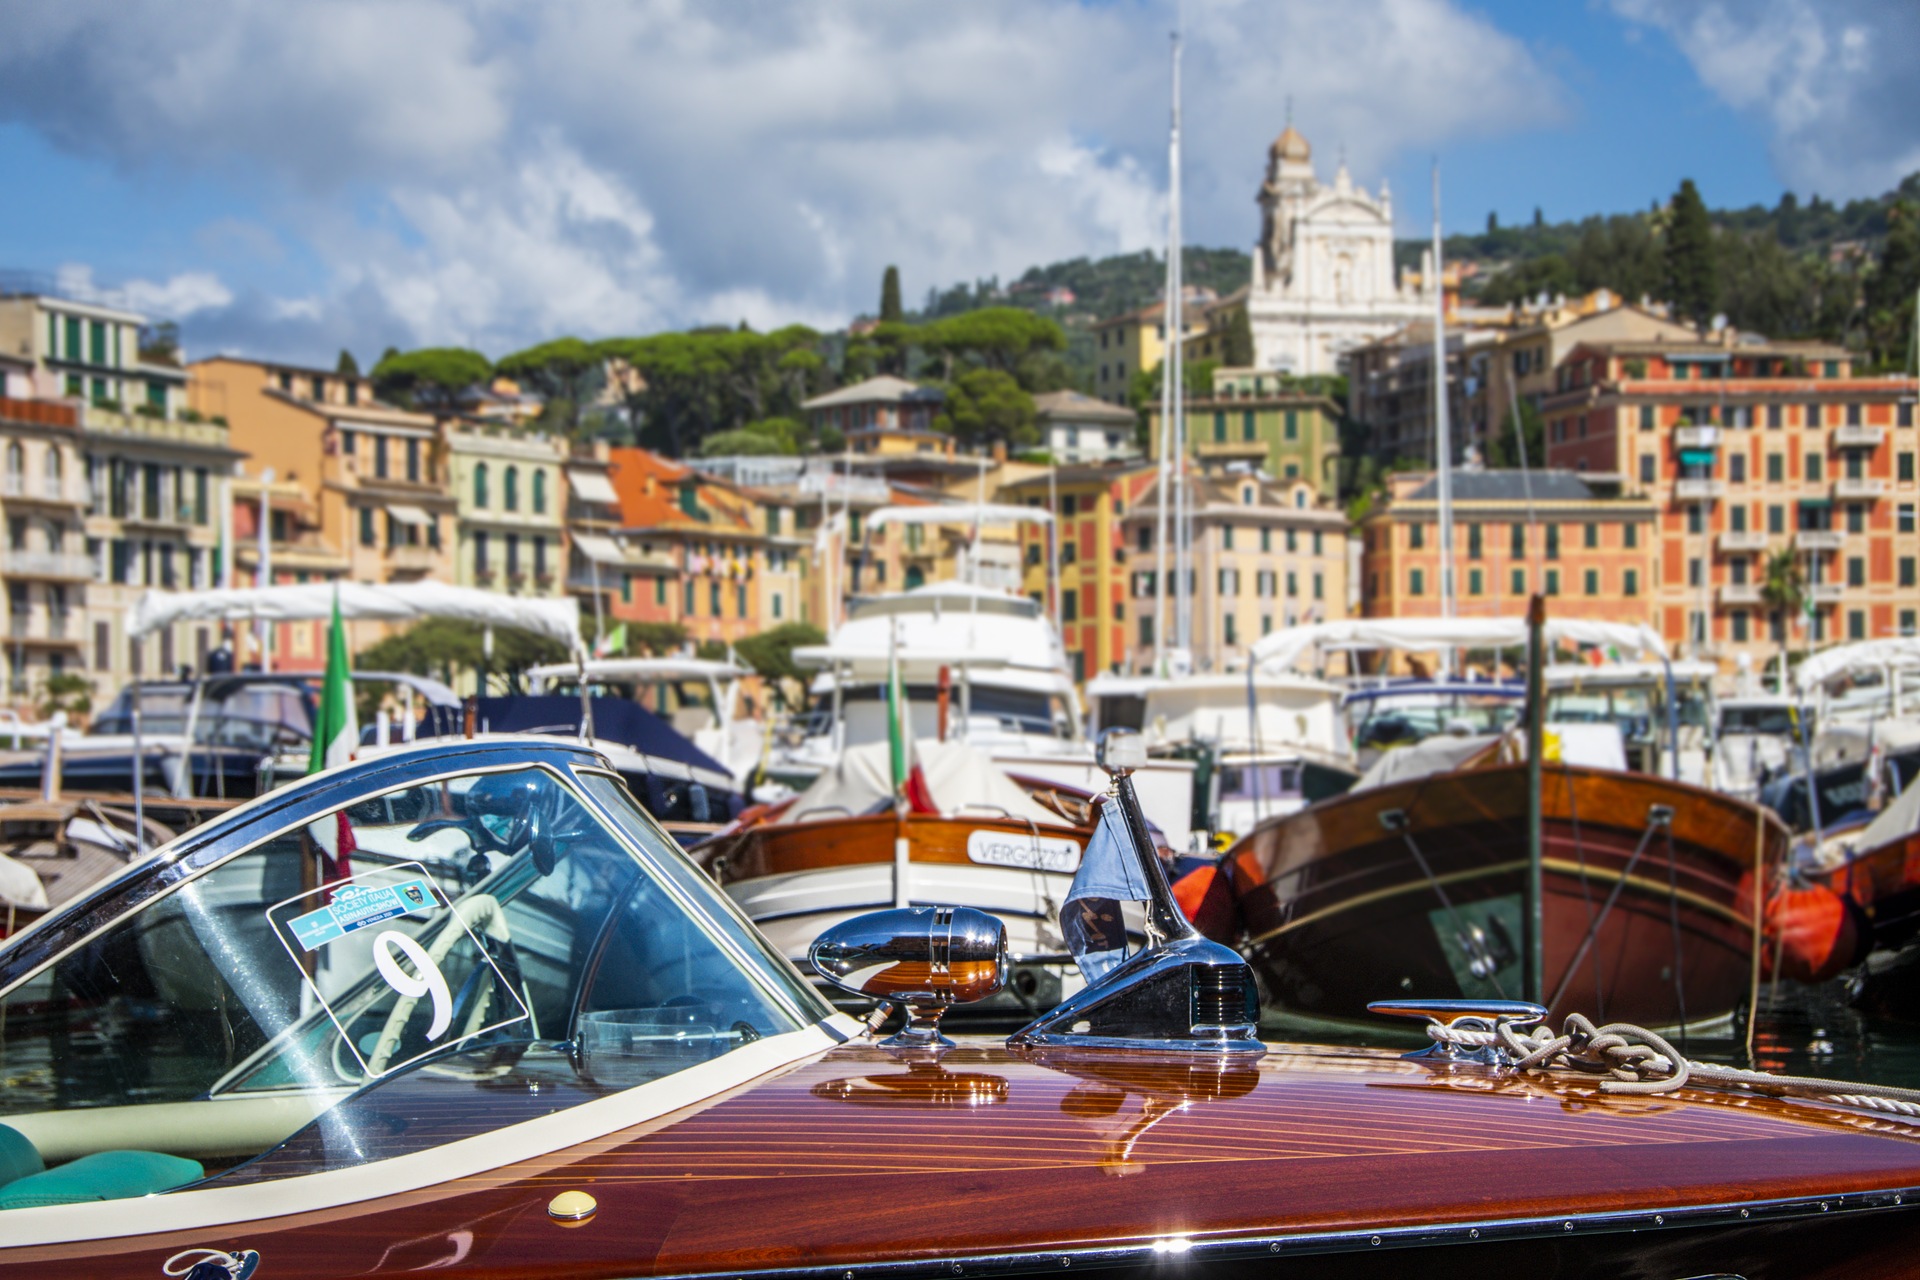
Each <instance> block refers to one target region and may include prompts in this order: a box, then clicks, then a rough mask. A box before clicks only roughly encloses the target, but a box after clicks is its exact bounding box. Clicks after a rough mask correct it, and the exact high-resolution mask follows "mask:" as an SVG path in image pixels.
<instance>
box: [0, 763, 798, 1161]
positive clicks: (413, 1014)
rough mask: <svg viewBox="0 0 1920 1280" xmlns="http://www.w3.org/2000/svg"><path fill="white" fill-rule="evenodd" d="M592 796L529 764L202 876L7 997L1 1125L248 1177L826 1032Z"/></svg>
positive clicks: (384, 1148) (723, 911)
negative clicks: (764, 1041)
mask: <svg viewBox="0 0 1920 1280" xmlns="http://www.w3.org/2000/svg"><path fill="white" fill-rule="evenodd" d="M592 785H593V786H594V787H596V788H598V789H600V790H602V791H607V790H608V789H611V792H618V794H619V796H620V797H621V798H620V800H619V803H620V805H621V809H620V813H619V816H618V817H617V818H616V819H612V820H610V819H608V818H606V817H603V816H602V812H603V811H602V810H601V809H600V808H599V807H597V806H595V805H594V804H592V803H589V802H588V801H587V800H586V799H585V798H584V797H583V795H582V794H581V793H580V792H579V791H577V790H575V788H574V786H573V785H572V784H571V783H570V782H568V781H564V780H562V779H561V778H560V777H558V776H557V775H555V774H553V773H551V772H549V771H547V770H544V769H537V768H528V769H521V770H514V771H511V772H503V773H487V774H473V775H467V776H461V777H454V778H450V779H447V780H444V781H436V782H433V783H431V784H428V785H424V786H414V787H409V788H406V789H402V790H397V791H393V792H389V793H386V794H383V795H380V796H378V797H375V798H373V799H369V800H364V801H360V802H357V803H354V804H352V805H350V806H348V807H346V808H344V809H341V810H337V811H335V812H332V813H329V814H327V815H326V816H324V817H322V818H320V819H319V820H317V821H314V822H311V823H308V824H306V825H304V826H299V827H295V828H292V829H289V830H286V831H282V832H281V833H279V834H278V835H276V836H274V837H273V838H271V839H269V840H267V841H266V842H264V843H263V844H260V845H257V846H255V847H254V848H252V849H251V850H249V851H247V852H245V853H242V854H240V855H238V856H236V857H234V858H232V859H230V860H228V861H227V862H225V863H222V864H220V865H219V866H216V867H214V868H212V869H210V870H208V871H206V872H204V873H202V874H201V875H199V876H198V877H196V878H194V879H192V880H190V881H188V882H187V883H186V884H184V885H182V886H181V887H180V888H179V889H177V890H176V891H174V892H173V893H171V894H169V895H167V896H166V897H163V898H160V899H157V900H155V901H154V902H152V903H150V904H148V905H147V906H145V907H143V908H142V909H141V910H140V911H138V912H136V913H135V914H133V915H132V916H130V917H127V918H126V919H123V920H121V921H119V922H117V923H115V924H114V925H112V926H110V927H108V928H106V929H104V930H102V931H101V932H99V933H97V934H95V935H93V936H92V937H91V938H90V939H89V941H88V942H87V943H86V944H85V945H83V946H82V947H80V948H79V949H78V950H77V951H74V952H72V953H70V954H68V955H67V956H65V957H64V958H62V959H60V960H59V961H57V962H55V963H54V964H52V965H50V966H49V967H47V968H45V969H43V970H41V971H40V972H39V973H38V974H36V975H35V976H34V977H33V978H31V979H29V980H28V981H26V982H25V983H23V984H22V985H20V986H18V987H16V988H15V989H14V990H13V991H12V992H10V993H9V994H8V995H7V997H6V999H5V1001H4V1004H3V1006H0V1026H4V1027H5V1028H6V1033H5V1036H4V1039H3V1040H0V1077H3V1078H5V1079H6V1080H7V1081H8V1083H9V1087H8V1088H7V1089H6V1090H5V1091H4V1092H0V1121H4V1122H5V1124H7V1125H8V1126H10V1127H12V1128H13V1129H15V1130H17V1131H19V1132H20V1133H21V1134H24V1135H25V1136H26V1137H27V1138H28V1139H29V1140H30V1141H31V1142H32V1143H33V1144H34V1145H35V1147H36V1148H37V1149H38V1150H39V1151H40V1153H41V1155H42V1157H43V1159H44V1160H45V1161H46V1162H47V1163H48V1164H49V1165H52V1164H56V1163H59V1162H62V1161H65V1160H70V1159H74V1158H76V1157H80V1156H85V1155H89V1154H92V1153H94V1152H95V1151H98V1150H108V1149H112V1150H123V1149H126V1148H130V1147H132V1148H142V1149H152V1150H155V1151H159V1152H161V1153H163V1154H164V1155H166V1156H168V1157H170V1158H176V1159H180V1160H185V1161H191V1162H193V1163H194V1164H195V1166H196V1167H198V1168H200V1169H202V1170H203V1171H204V1173H205V1175H206V1176H210V1177H217V1178H220V1179H221V1180H222V1181H223V1182H225V1181H255V1180H263V1179H268V1178H275V1177H282V1176H287V1175H289V1174H292V1173H307V1172H314V1171H317V1170H320V1169H327V1168H336V1167H341V1166H344V1165H352V1164H360V1163H364V1162H366V1161H369V1160H377V1159H382V1158H386V1157H389V1156H394V1155H399V1154H403V1153H406V1152H410V1151H416V1150H420V1149H422V1148H424V1147H429V1146H434V1145H437V1144H440V1143H444V1142H449V1141H453V1140H455V1139H457V1138H464V1137H470V1136H473V1135H475V1134H479V1133H485V1132H488V1131H490V1130H493V1129H496V1128H499V1127H502V1126H504V1125H508V1124H512V1123H514V1122H516V1121H519V1120H525V1119H531V1118H533V1117H535V1116H537V1115H544V1114H547V1113H550V1112H552V1111H556V1110H560V1109H563V1108H565V1107H570V1106H573V1105H577V1104H579V1103H581V1102H586V1101H589V1100H591V1099H593V1098H596V1097H600V1096H604V1095H605V1094H608V1093H611V1092H614V1091H617V1090H620V1089H625V1088H628V1087H631V1086H633V1085H636V1084H641V1083H645V1082H647V1081H649V1080H654V1079H658V1078H660V1077H662V1076H665V1075H668V1074H671V1073H674V1072H678V1071H683V1070H686V1069H687V1068H689V1067H691V1066H694V1065H697V1064H698V1063H700V1062H703V1061H708V1060H711V1059H713V1058H715V1057H718V1056H720V1055H723V1054H726V1053H728V1052H731V1051H732V1050H734V1049H736V1048H738V1047H739V1046H741V1045H743V1044H746V1043H749V1042H750V1041H753V1040H756V1039H759V1038H760V1037H762V1036H768V1035H774V1034H778V1033H781V1032H785V1031H791V1030H794V1029H796V1028H797V1027H799V1026H801V1025H803V1024H804V1023H805V1022H810V1021H813V1020H814V1019H816V1018H818V1017H822V1016H825V1014H826V1012H827V1010H826V1009H825V1006H824V1005H822V1004H820V1002H819V1001H818V999H817V997H815V996H813V995H812V994H811V993H810V992H809V991H807V990H806V988H805V986H804V984H802V983H801V982H799V980H798V979H797V977H796V976H795V975H793V974H791V973H790V972H788V966H786V965H785V964H784V963H783V962H781V961H779V960H778V958H777V957H772V956H771V955H769V954H768V953H767V952H766V951H765V949H764V946H763V945H762V944H759V943H757V942H756V941H753V936H752V931H751V929H750V928H748V927H746V926H744V925H743V924H742V923H741V922H739V920H738V918H737V916H736V915H735V914H734V913H733V911H732V909H731V907H730V906H729V905H727V904H726V901H725V899H724V897H723V896H722V895H720V894H719V893H718V892H717V891H716V890H714V888H713V887H712V885H711V884H709V883H707V882H706V881H705V880H704V879H703V878H702V877H700V876H699V874H698V873H697V872H696V871H695V870H694V869H693V868H692V867H691V866H686V865H682V864H683V863H684V855H683V854H681V853H680V852H679V851H678V850H677V849H675V848H673V847H671V845H670V844H669V843H668V841H667V840H666V838H665V837H664V836H663V835H661V834H660V832H659V829H658V828H657V827H656V826H654V825H653V824H652V822H651V821H650V820H648V819H647V818H646V817H645V816H644V815H642V814H640V813H639V812H638V810H637V809H636V808H634V806H633V805H632V802H631V800H628V799H625V798H624V795H625V793H624V791H621V790H620V788H619V784H618V783H617V781H615V780H613V779H611V778H596V780H595V781H594V783H593V784H592ZM611 798H612V797H611V795H610V794H609V795H602V796H601V797H600V799H601V803H602V804H606V803H607V802H608V801H609V799H611ZM631 845H638V846H639V847H640V848H642V849H644V850H645V851H646V854H647V858H648V859H649V860H650V861H651V863H652V864H653V865H652V866H650V865H649V864H648V861H643V860H642V859H641V858H640V857H638V856H636V855H635V853H634V851H633V849H632V848H631V847H630V846H631ZM654 867H658V868H660V870H658V871H656V870H655V869H654ZM395 1115H402V1116H406V1117H408V1118H409V1120H408V1122H407V1123H404V1124H400V1125H398V1126H396V1125H395V1124H394V1123H393V1117H394V1116H395ZM155 1189H162V1188H155Z"/></svg>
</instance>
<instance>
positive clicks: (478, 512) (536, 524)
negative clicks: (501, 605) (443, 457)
mask: <svg viewBox="0 0 1920 1280" xmlns="http://www.w3.org/2000/svg"><path fill="white" fill-rule="evenodd" d="M446 441H447V466H448V471H449V476H450V481H451V484H452V489H453V496H454V502H455V522H454V524H455V545H454V555H453V560H454V581H455V582H456V583H458V584H459V585H461V586H463V587H481V588H484V589H486V590H489V591H500V592H504V593H505V594H507V595H515V596H558V595H565V594H566V593H567V582H566V572H567V547H566V495H565V493H564V489H563V486H564V484H565V481H564V477H563V474H562V473H563V470H564V468H565V465H566V462H567V454H568V451H567V444H566V442H565V441H564V440H560V439H558V438H556V437H554V436H551V435H548V434H546V433H545V432H541V431H535V430H531V429H529V428H525V427H519V426H513V425H507V424H487V425H450V426H449V427H448V429H447V432H446Z"/></svg>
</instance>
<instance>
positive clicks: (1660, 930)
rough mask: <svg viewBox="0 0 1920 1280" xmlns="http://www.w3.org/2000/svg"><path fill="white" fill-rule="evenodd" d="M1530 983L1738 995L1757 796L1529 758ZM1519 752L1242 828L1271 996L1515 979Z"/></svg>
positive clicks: (1584, 998)
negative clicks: (1534, 783) (1533, 778)
mask: <svg viewBox="0 0 1920 1280" xmlns="http://www.w3.org/2000/svg"><path fill="white" fill-rule="evenodd" d="M1542 774H1543V785H1542V815H1541V816H1542V837H1543V840H1542V853H1543V857H1542V886H1543V890H1544V893H1543V919H1544V927H1543V929H1542V938H1543V941H1544V947H1543V952H1544V955H1543V964H1542V976H1543V978H1544V982H1543V994H1542V995H1541V996H1540V997H1538V998H1539V999H1540V1000H1541V1002H1542V1003H1545V1004H1548V1005H1549V1006H1550V1007H1551V1008H1552V1010H1553V1013H1554V1015H1555V1016H1558V1015H1560V1014H1562V1013H1564V1012H1567V1011H1569V1010H1575V1009H1577V1010H1580V1011H1583V1012H1589V1013H1590V1014H1592V1015H1593V1016H1597V1017H1598V1018H1600V1019H1602V1020H1626V1021H1632V1022H1638V1023H1641V1024H1643V1025H1648V1026H1663V1027H1674V1026H1680V1025H1683V1024H1686V1025H1694V1026H1698V1025H1700V1024H1704V1023H1707V1022H1711V1021H1713V1020H1715V1019H1720V1018H1724V1017H1726V1016H1727V1015H1728V1014H1730V1013H1731V1012H1733V1010H1734V1009H1735V1008H1736V1006H1738V1005H1739V1004H1740V1003H1741V1002H1742V1001H1743V1000H1744V999H1745V998H1746V995H1747V991H1748V988H1749V984H1750V981H1751V975H1752V965H1753V947H1754V936H1755V920H1754V899H1753V892H1752V887H1753V884H1754V878H1755V874H1756V871H1758V872H1760V873H1761V874H1762V876H1763V877H1764V875H1765V871H1766V868H1770V867H1773V866H1775V865H1777V864H1778V863H1779V862H1780V860H1781V859H1783V858H1784V857H1785V856H1786V853H1787V842H1788V836H1787V832H1786V830H1785V828H1784V827H1782V826H1781V825H1780V823H1779V822H1778V821H1776V820H1774V819H1773V818H1771V817H1770V816H1765V815H1763V814H1762V812H1761V811H1760V810H1758V809H1757V808H1755V807H1754V806H1753V805H1750V804H1746V803H1744V802H1741V801H1737V800H1734V799H1732V798H1730V797H1727V796H1723V795H1721V794H1719V793H1717V792H1711V791H1706V790H1703V789H1701V788H1698V787H1692V786H1688V785H1686V784H1683V783H1677V782H1672V781H1668V780H1665V779H1660V778H1653V777H1648V776H1646V775H1642V774H1631V773H1618V772H1612V771H1606V770H1596V769H1587V768H1580V767H1574V766H1567V765H1562V764H1558V763H1547V764H1545V765H1543V767H1542ZM1526 781H1527V769H1526V766H1525V765H1524V764H1513V765H1496V766H1492V767H1485V768H1470V769H1464V770H1461V771H1458V772H1454V773H1445V774H1436V775H1432V776H1429V777H1424V778H1418V779H1413V780H1410V781H1406V782H1401V783H1395V784H1390V785H1387V786H1382V787H1378V788H1375V789H1372V790H1367V791H1361V792H1356V793H1351V794H1349V795H1346V796H1342V797H1339V798H1338V799H1334V800H1328V801H1323V802H1322V803H1320V804H1317V805H1314V806H1312V807H1310V808H1308V809H1306V810H1303V811H1301V812H1300V813H1296V814H1293V815H1291V816H1289V817H1287V818H1283V819H1279V820H1276V821H1274V822H1271V823H1268V824H1266V825H1263V826H1261V827H1260V828H1258V829H1257V830H1255V831H1254V832H1253V833H1252V834H1251V835H1249V836H1247V837H1246V838H1245V839H1243V840H1241V841H1240V842H1239V843H1238V844H1236V845H1235V846H1234V847H1233V848H1232V849H1231V850H1229V852H1228V855H1227V858H1226V864H1225V865H1226V869H1227V873H1228V876H1229V878H1230V884H1231V888H1232V890H1233V893H1234V897H1235V901H1236V903H1237V905H1238V913H1239V924H1240V926H1241V928H1242V930H1243V934H1242V937H1241V939H1240V943H1239V945H1240V949H1241V950H1242V951H1243V952H1244V954H1245V955H1246V956H1247V959H1248V961H1249V963H1251V964H1252V965H1253V967H1254V969H1255V971H1256V972H1257V973H1258V974H1259V975H1260V978H1261V980H1262V982H1263V984H1264V985H1265V988H1266V991H1267V994H1268V996H1269V997H1270V1002H1271V1004H1270V1007H1272V1008H1277V1009H1280V1010H1285V1011H1287V1012H1289V1013H1291V1014H1296V1015H1304V1016H1306V1017H1309V1018H1316V1019H1342V1020H1357V1019H1361V1018H1363V1017H1364V1016H1365V1008H1366V1004H1367V1002H1368V1001H1369V1000H1372V999H1378V998H1381V995H1380V993H1382V992H1386V993H1388V994H1389V995H1398V994H1405V995H1409V996H1421V997H1463V996H1465V997H1476V996H1483V997H1484V996H1499V997H1505V998H1518V997H1519V996H1521V995H1522V994H1523V989H1524V987H1525V985H1526V972H1525V964H1524V959H1525V955H1526V941H1527V929H1528V915H1529V913H1528V911H1527V909H1526V907H1527V902H1526V885H1527V873H1528V855H1527V795H1526Z"/></svg>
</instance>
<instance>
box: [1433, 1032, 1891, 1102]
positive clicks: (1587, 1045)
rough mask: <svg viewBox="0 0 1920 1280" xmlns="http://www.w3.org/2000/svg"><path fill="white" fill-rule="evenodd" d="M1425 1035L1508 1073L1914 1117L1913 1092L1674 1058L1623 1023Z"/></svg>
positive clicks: (1661, 1043) (1619, 1090)
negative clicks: (1562, 1075)
mask: <svg viewBox="0 0 1920 1280" xmlns="http://www.w3.org/2000/svg"><path fill="white" fill-rule="evenodd" d="M1476 1024H1477V1025H1476ZM1427 1034H1428V1035H1430V1036H1432V1037H1433V1039H1434V1041H1435V1042H1436V1043H1439V1044H1449V1045H1457V1046H1459V1047H1461V1048H1467V1049H1500V1050H1502V1051H1504V1052H1505V1053H1506V1054H1507V1055H1508V1056H1509V1057H1510V1058H1511V1059H1512V1061H1511V1063H1510V1064H1509V1065H1510V1067H1511V1068H1512V1069H1513V1070H1515V1071H1556V1070H1559V1071H1578V1072H1582V1073H1585V1074H1588V1075H1601V1076H1606V1077H1607V1078H1606V1079H1604V1080H1601V1081H1600V1082H1599V1084H1600V1091H1601V1092H1602V1093H1614V1094H1660V1093H1672V1092H1673V1091H1674V1090H1676V1089H1680V1088H1683V1087H1685V1086H1686V1085H1688V1084H1694V1085H1701V1086H1706V1087H1709V1088H1723V1089H1747V1090H1751V1091H1753V1092H1755V1093H1763V1094H1769V1095H1772V1096H1778V1097H1796V1098H1812V1099H1817V1100H1819V1101H1822V1102H1830V1103H1835V1104H1838V1105H1840V1106H1849V1107H1859V1108H1862V1109H1864V1110H1868V1111H1880V1112H1885V1113H1887V1114H1890V1115H1897V1116H1905V1117H1908V1118H1913V1119H1920V1090H1916V1089H1900V1088H1895V1087H1893V1086H1891V1085H1877V1084H1857V1083H1854V1082H1852V1081H1838V1080H1822V1079H1819V1078H1817V1077H1814V1076H1783V1075H1775V1074H1774V1073H1772V1072H1770V1071H1746V1070H1742V1069H1740V1068H1738V1067H1722V1066H1717V1065H1715V1064H1713V1063H1710V1062H1693V1061H1689V1060H1688V1059H1687V1058H1685V1057H1683V1056H1681V1054H1680V1052H1679V1050H1677V1049H1675V1048H1674V1047H1673V1046H1672V1045H1671V1044H1669V1043H1668V1042H1667V1040H1666V1039H1665V1037H1663V1036H1661V1035H1658V1034H1657V1033H1655V1032H1652V1031H1649V1030H1647V1029H1646V1028H1645V1027H1638V1026H1635V1025H1634V1024H1632V1023H1630V1022H1609V1023H1608V1024H1606V1025H1605V1026H1602V1027H1596V1026H1594V1025H1593V1023H1592V1022H1591V1021H1590V1020H1589V1019H1587V1018H1585V1017H1583V1016H1581V1015H1580V1014H1577V1013H1570V1014H1568V1015H1567V1016H1566V1018H1565V1019H1563V1020H1562V1022H1561V1024H1560V1032H1559V1034H1557V1035H1556V1034H1555V1033H1554V1032H1552V1031H1551V1030H1549V1029H1548V1028H1546V1027H1544V1026H1541V1027H1535V1028H1533V1029H1532V1030H1531V1031H1520V1030H1518V1029H1516V1028H1515V1027H1514V1026H1513V1024H1512V1023H1511V1022H1507V1021H1501V1022H1497V1023H1495V1025H1494V1026H1492V1027H1490V1028H1489V1027H1487V1026H1486V1025H1485V1019H1483V1018H1479V1017H1473V1018H1460V1019H1456V1020H1455V1021H1454V1022H1452V1023H1443V1022H1436V1021H1430V1022H1428V1024H1427Z"/></svg>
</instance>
